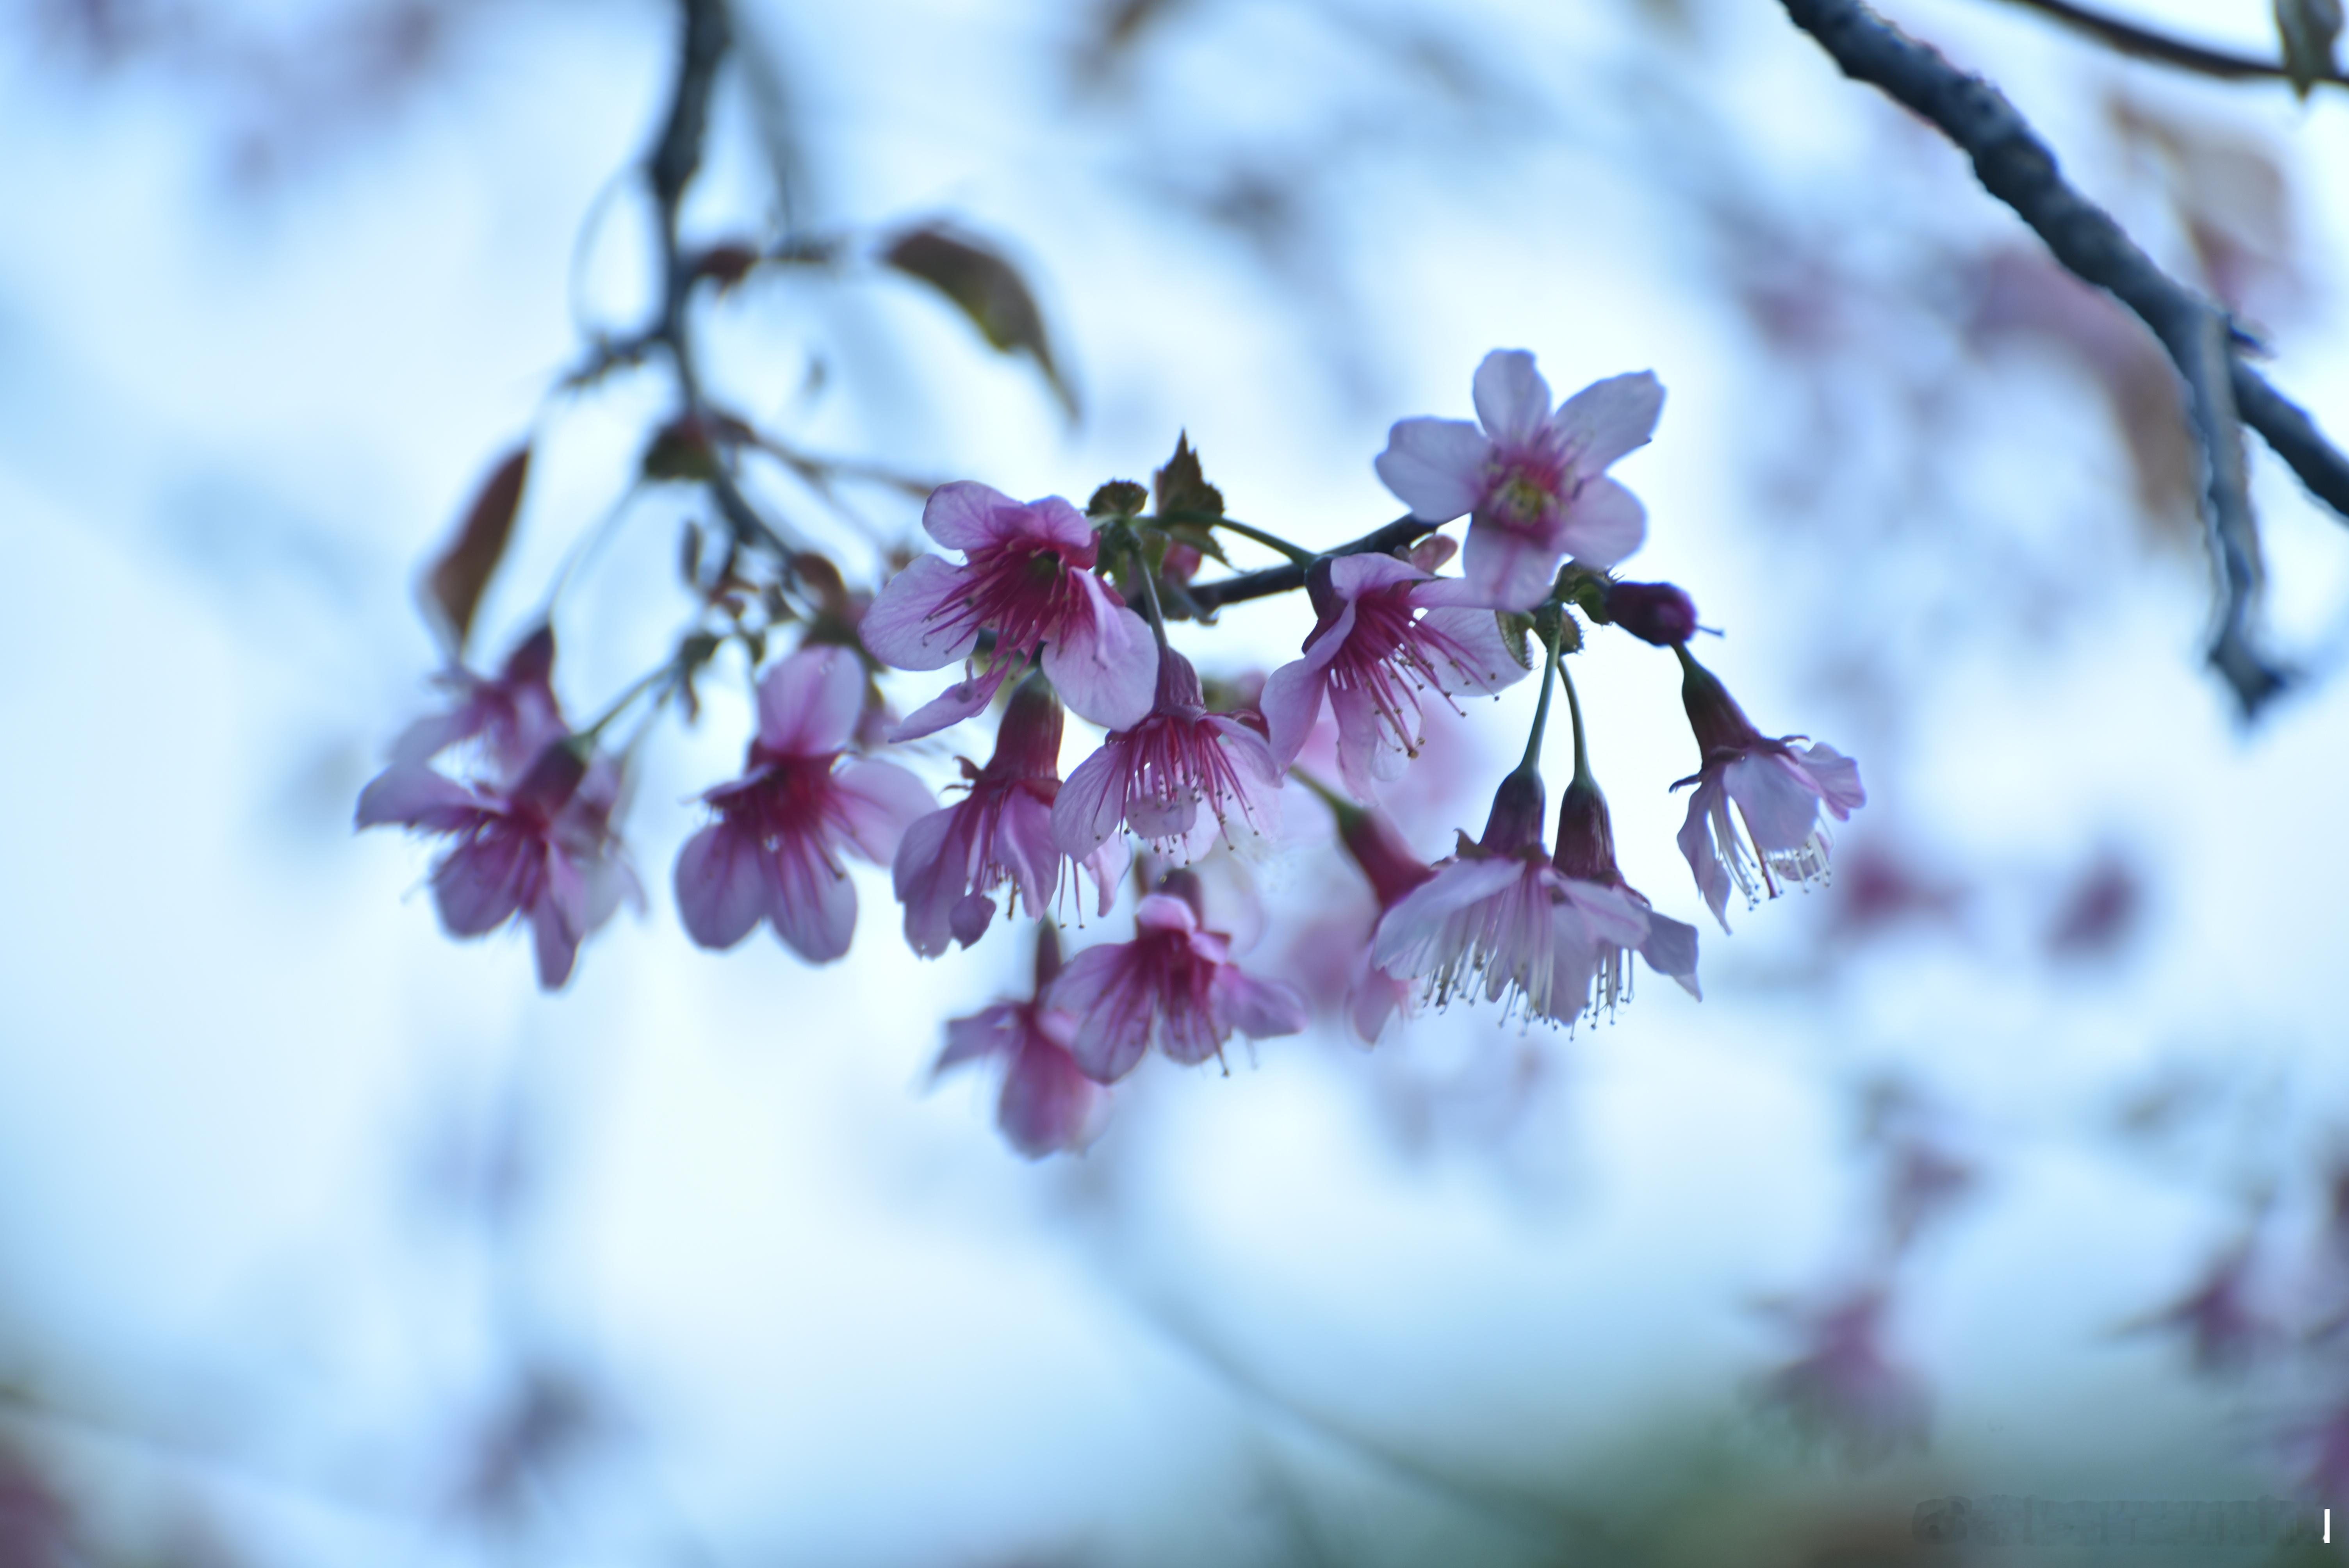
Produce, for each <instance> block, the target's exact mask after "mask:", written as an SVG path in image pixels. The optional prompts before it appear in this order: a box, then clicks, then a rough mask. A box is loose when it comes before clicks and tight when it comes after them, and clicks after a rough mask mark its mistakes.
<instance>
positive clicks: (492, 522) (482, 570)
mask: <svg viewBox="0 0 2349 1568" xmlns="http://www.w3.org/2000/svg"><path fill="white" fill-rule="evenodd" d="M529 473H530V447H529V446H528V444H527V443H525V444H524V445H523V446H520V447H516V448H515V449H513V450H512V451H511V452H509V453H507V454H506V457H505V459H504V460H502V462H500V463H499V464H498V466H497V467H496V468H495V469H492V470H491V472H490V477H489V478H488V479H487V480H483V481H482V483H481V490H480V491H479V493H477V494H476V495H475V496H474V497H473V505H472V509H471V511H467V512H466V513H465V521H464V522H463V524H462V525H461V526H460V527H459V529H458V530H457V537H456V538H455V539H453V540H450V542H449V547H448V548H447V549H446V550H444V551H442V552H440V559H438V560H436V561H435V562H433V563H432V565H431V568H430V569H429V571H427V572H426V573H425V574H424V582H423V595H422V597H423V600H424V613H425V618H426V619H427V620H429V622H431V623H432V629H433V631H434V632H435V633H436V634H438V635H439V636H440V641H441V644H442V645H443V646H444V648H445V650H446V652H447V653H448V655H449V657H450V659H451V660H456V659H461V658H462V657H463V656H464V653H465V641H466V638H467V637H468V636H469V635H470V634H471V632H472V629H473V613H474V612H475V611H476V610H478V609H480V608H481V594H482V593H483V592H484V591H485V590H487V589H488V587H489V585H490V578H491V577H492V575H493V574H495V573H496V572H497V569H498V562H500V561H501V560H502V559H504V557H505V552H506V542H507V541H508V540H510V539H512V537H513V525H514V514H515V513H516V512H517V511H520V510H521V507H522V489H523V480H525V479H526V478H527V477H528V476H529Z"/></svg>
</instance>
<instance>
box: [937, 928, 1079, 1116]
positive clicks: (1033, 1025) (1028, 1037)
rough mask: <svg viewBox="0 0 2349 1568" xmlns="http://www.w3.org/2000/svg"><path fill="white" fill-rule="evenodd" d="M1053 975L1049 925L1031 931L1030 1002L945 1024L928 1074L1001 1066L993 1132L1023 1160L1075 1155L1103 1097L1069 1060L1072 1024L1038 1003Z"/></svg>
mask: <svg viewBox="0 0 2349 1568" xmlns="http://www.w3.org/2000/svg"><path fill="white" fill-rule="evenodd" d="M1060 968H1061V944H1060V938H1059V937H1058V935H1056V934H1054V932H1053V930H1052V927H1051V926H1050V923H1046V924H1044V925H1042V926H1040V927H1039V928H1038V933H1037V946H1036V989H1037V998H1036V999H1033V1000H1030V1001H1026V1002H998V1003H997V1004H996V1005H995V1006H991V1007H988V1008H987V1009H986V1010H985V1011H983V1012H980V1013H977V1014H974V1015H973V1016H970V1017H968V1018H951V1019H948V1020H947V1048H946V1050H945V1051H944V1052H943V1053H942V1054H940V1056H939V1057H938V1060H937V1065H936V1067H935V1068H932V1069H931V1070H932V1072H934V1073H943V1072H945V1071H946V1070H947V1068H954V1067H960V1066H962V1065H964V1064H966V1063H969V1062H977V1061H983V1060H987V1059H988V1058H993V1059H996V1060H999V1061H1000V1062H1001V1063H1002V1065H1003V1090H1002V1093H1001V1095H1000V1096H999V1099H997V1101H996V1108H995V1120H996V1125H997V1126H998V1127H999V1128H1001V1129H1002V1130H1003V1135H1004V1137H1006V1138H1008V1139H1009V1140H1011V1146H1012V1147H1013V1148H1014V1149H1017V1150H1019V1152H1020V1153H1022V1154H1024V1155H1026V1156H1027V1157H1028V1158H1029V1159H1030V1160H1040V1159H1042V1158H1043V1157H1044V1156H1045V1155H1047V1154H1051V1153H1054V1152H1057V1151H1060V1150H1067V1151H1068V1152H1070V1153H1072V1154H1073V1153H1081V1152H1082V1151H1083V1150H1084V1149H1085V1147H1086V1146H1087V1145H1088V1144H1090V1143H1092V1140H1094V1139H1095V1138H1097V1137H1099V1136H1100V1134H1101V1129H1102V1122H1103V1121H1104V1120H1105V1119H1107V1116H1108V1113H1109V1091H1108V1090H1106V1089H1104V1088H1102V1087H1101V1085H1099V1084H1097V1083H1095V1082H1093V1080H1092V1079H1091V1078H1087V1077H1086V1076H1085V1075H1084V1073H1083V1071H1082V1070H1081V1068H1078V1066H1077V1063H1076V1058H1075V1057H1071V1055H1070V1054H1069V1042H1070V1040H1071V1037H1073V1034H1074V1031H1075V1028H1076V1020H1075V1019H1074V1018H1072V1017H1071V1016H1069V1015H1068V1014H1067V1013H1065V1012H1061V1011H1060V1010H1058V1009H1056V1008H1054V1007H1051V1006H1047V1005H1046V1004H1045V1002H1044V1001H1043V1000H1042V997H1043V995H1044V994H1045V993H1046V992H1048V991H1049V990H1050V987H1051V983H1052V980H1053V978H1054V976H1056V975H1058V974H1059V973H1060Z"/></svg>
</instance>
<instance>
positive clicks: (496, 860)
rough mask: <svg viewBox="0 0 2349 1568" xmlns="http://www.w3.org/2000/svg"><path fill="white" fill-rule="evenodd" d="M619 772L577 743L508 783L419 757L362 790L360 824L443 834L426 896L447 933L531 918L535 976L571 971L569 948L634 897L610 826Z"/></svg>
mask: <svg viewBox="0 0 2349 1568" xmlns="http://www.w3.org/2000/svg"><path fill="white" fill-rule="evenodd" d="M619 784H620V780H619V772H618V769H616V768H615V767H614V766H613V765H612V764H611V763H610V762H609V761H608V760H607V759H605V758H592V759H591V758H590V757H589V756H588V754H587V748H586V746H585V743H584V742H583V741H581V740H579V739H577V738H565V739H561V740H557V741H554V743H552V744H551V745H548V746H546V747H544V748H542V749H541V750H540V752H539V754H538V756H537V758H535V759H534V760H533V762H532V763H531V765H530V767H529V768H528V769H525V770H524V771H523V775H522V777H521V779H519V780H517V781H516V782H515V783H514V784H512V786H511V787H509V788H496V787H492V786H487V785H481V786H467V785H463V784H460V783H458V782H457V781H456V780H455V779H450V778H449V777H447V776H446V775H444V774H441V773H439V772H436V771H434V770H433V769H429V768H427V767H425V766H423V765H422V764H421V763H418V762H394V763H393V764H392V765H391V766H390V767H389V768H388V769H385V770H384V772H383V773H382V774H381V775H380V776H379V777H378V778H377V779H375V781H374V782H373V783H371V784H369V785H368V786H367V789H365V790H364V791H362V792H361V794H360V796H359V804H358V817H357V821H358V826H359V827H361V828H373V827H379V826H384V825H387V824H392V823H397V824H399V825H401V826H404V827H408V828H412V829H418V830H422V831H425V832H431V833H443V834H447V835H449V836H450V838H451V839H452V840H454V842H453V843H452V844H451V845H450V848H449V849H448V851H446V852H445V853H443V854H442V855H441V857H440V861H438V862H437V863H436V864H435V865H434V866H433V868H432V899H433V903H434V904H435V905H436V906H437V907H438V908H439V910H440V923H441V925H442V926H443V927H444V928H446V929H447V931H448V933H449V934H450V935H451V936H459V937H467V936H484V935H487V934H489V933H491V932H492V931H495V930H496V929H497V928H498V927H499V926H501V925H503V924H504V923H506V922H507V921H509V920H512V919H514V918H516V917H517V916H519V917H520V918H522V919H523V920H526V921H528V922H529V923H530V927H531V932H532V934H533V938H534V941H535V945H536V949H537V956H538V983H539V985H541V986H543V988H545V989H546V990H549V991H553V990H555V989H557V988H558V987H560V986H561V985H563V983H564V981H565V980H567V979H569V978H570V975H571V970H572V966H573V965H574V963H575V962H576V961H577V959H578V955H579V944H580V943H581V941H582V940H584V939H585V937H586V935H587V934H588V933H590V932H592V931H595V929H596V928H598V927H599V926H601V925H602V924H603V923H605V921H607V920H609V919H610V918H611V917H612V913H613V912H614V911H615V910H616V909H617V908H618V907H619V905H620V903H621V901H622V900H623V899H624V898H631V897H635V898H641V897H642V894H641V892H639V890H638V889H637V886H636V873H635V872H633V871H631V870H630V869H629V868H628V865H627V862H626V860H625V859H624V858H623V857H622V855H621V853H620V850H619V842H618V840H617V838H616V835H615V834H614V833H613V832H612V828H611V820H612V810H613V808H614V806H615V805H616V803H617V801H618V799H619V793H620V789H619Z"/></svg>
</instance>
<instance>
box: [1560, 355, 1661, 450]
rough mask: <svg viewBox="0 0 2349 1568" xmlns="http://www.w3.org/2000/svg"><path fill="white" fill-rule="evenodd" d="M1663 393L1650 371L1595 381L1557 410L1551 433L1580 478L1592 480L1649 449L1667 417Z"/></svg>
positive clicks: (1639, 371) (1637, 371)
mask: <svg viewBox="0 0 2349 1568" xmlns="http://www.w3.org/2000/svg"><path fill="white" fill-rule="evenodd" d="M1663 407H1664V388H1663V387H1662V385H1661V383H1659V382H1658V381H1657V380H1656V376H1655V372H1653V371H1651V370H1635V371H1633V372H1632V373H1631V374H1630V375H1628V376H1610V377H1608V378H1607V379H1606V380H1604V381H1594V382H1592V383H1591V384H1590V385H1589V386H1588V387H1584V388H1583V389H1582V390H1581V391H1579V392H1577V393H1576V394H1575V395H1574V396H1573V397H1568V399H1567V400H1566V401H1565V402H1564V403H1562V404H1560V405H1558V410H1557V414H1556V415H1555V416H1553V417H1552V418H1551V419H1550V421H1549V428H1550V429H1551V430H1552V431H1553V432H1555V433H1556V434H1557V437H1558V438H1560V439H1561V440H1562V441H1564V442H1565V444H1566V447H1567V449H1568V453H1569V454H1570V455H1571V457H1572V459H1573V462H1574V467H1575V470H1576V471H1577V472H1578V473H1584V474H1593V473H1597V472H1598V471H1599V469H1604V468H1605V467H1607V465H1608V464H1609V463H1611V462H1613V461H1614V460H1615V459H1618V458H1619V457H1621V456H1622V455H1623V454H1624V453H1626V452H1629V451H1632V450H1634V449H1638V448H1640V447H1644V446H1646V445H1647V444H1648V442H1649V441H1650V439H1651V438H1653V437H1654V435H1655V433H1656V417H1657V415H1659V414H1661V412H1662V411H1663Z"/></svg>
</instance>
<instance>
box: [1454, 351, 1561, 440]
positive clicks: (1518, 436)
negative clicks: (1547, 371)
mask: <svg viewBox="0 0 2349 1568" xmlns="http://www.w3.org/2000/svg"><path fill="white" fill-rule="evenodd" d="M1472 386H1473V387H1474V390H1475V397H1476V418H1478V419H1479V420H1480V421H1482V422H1483V424H1484V427H1485V434H1486V435H1488V436H1490V437H1492V438H1493V439H1494V440H1495V442H1498V443H1500V444H1502V445H1504V446H1516V445H1517V444H1519V443H1521V442H1524V441H1526V440H1528V439H1530V438H1532V437H1533V436H1534V435H1535V434H1536V433H1537V432H1538V431H1539V430H1540V429H1541V428H1542V425H1543V424H1544V423H1545V422H1546V421H1547V419H1548V418H1549V383H1548V382H1547V381H1545V380H1543V379H1542V377H1541V372H1540V371H1538V370H1536V369H1535V368H1534V356H1532V355H1530V354H1528V353H1526V351H1525V350H1524V349H1522V348H1496V349H1495V350H1493V352H1492V353H1490V354H1488V355H1486V356H1485V359H1484V363H1483V364H1481V365H1479V366H1476V377H1475V381H1474V382H1473V383H1472Z"/></svg>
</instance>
